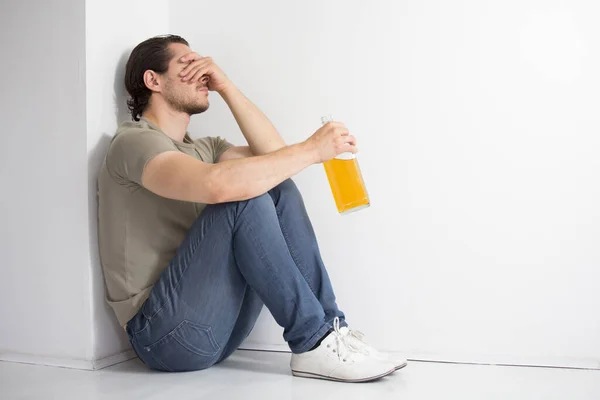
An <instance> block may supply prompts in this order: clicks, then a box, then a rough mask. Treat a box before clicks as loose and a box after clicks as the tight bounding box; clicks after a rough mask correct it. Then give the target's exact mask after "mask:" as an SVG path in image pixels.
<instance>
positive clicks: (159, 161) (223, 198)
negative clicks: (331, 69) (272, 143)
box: [142, 123, 357, 204]
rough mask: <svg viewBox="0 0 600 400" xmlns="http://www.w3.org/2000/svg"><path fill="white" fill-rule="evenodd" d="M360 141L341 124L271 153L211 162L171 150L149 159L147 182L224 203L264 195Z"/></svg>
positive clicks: (172, 193)
mask: <svg viewBox="0 0 600 400" xmlns="http://www.w3.org/2000/svg"><path fill="white" fill-rule="evenodd" d="M347 151H351V152H356V151H357V149H356V140H355V138H354V137H352V136H351V135H349V134H348V130H347V129H346V128H345V127H344V125H343V124H341V123H329V124H327V125H325V126H323V127H321V128H320V129H319V130H318V131H317V132H315V134H314V135H312V136H311V137H310V138H309V139H308V140H307V141H305V142H303V143H300V144H295V145H292V146H286V147H283V148H281V149H279V150H277V151H274V152H271V153H269V154H265V155H261V156H255V157H248V158H237V159H230V160H225V161H222V162H219V163H217V164H208V163H204V162H202V161H200V160H197V159H195V158H193V157H190V156H188V155H186V154H183V153H180V152H176V151H169V152H165V153H161V154H159V155H157V156H156V157H154V158H153V159H152V160H150V161H149V162H148V164H147V165H146V167H145V168H144V172H143V174H142V184H143V185H144V187H145V188H147V189H148V190H150V191H152V192H154V193H156V194H157V195H159V196H163V197H167V198H171V199H176V200H182V201H190V202H198V203H208V204H213V203H224V202H229V201H239V200H246V199H250V198H253V197H257V196H260V195H262V194H264V193H266V192H268V191H269V190H271V189H272V188H274V187H275V186H277V185H278V184H280V183H281V182H283V181H284V180H286V179H288V178H290V177H292V176H293V175H295V174H297V173H298V172H300V171H302V170H303V169H304V168H306V167H308V166H309V165H311V164H315V163H320V162H323V161H326V160H330V159H332V158H333V157H335V156H336V155H338V154H341V153H343V152H347Z"/></svg>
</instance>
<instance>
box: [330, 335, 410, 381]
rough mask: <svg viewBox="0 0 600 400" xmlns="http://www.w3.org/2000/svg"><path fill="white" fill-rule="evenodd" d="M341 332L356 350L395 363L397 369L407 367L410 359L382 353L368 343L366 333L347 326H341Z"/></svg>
mask: <svg viewBox="0 0 600 400" xmlns="http://www.w3.org/2000/svg"><path fill="white" fill-rule="evenodd" d="M340 333H341V334H342V335H343V336H344V337H345V338H346V341H347V342H348V344H349V345H350V346H351V347H352V348H353V349H354V350H356V351H359V352H361V353H363V354H365V355H368V356H371V357H374V358H375V359H377V360H379V361H383V362H389V363H392V364H393V365H394V370H395V371H397V370H399V369H401V368H404V367H406V365H407V364H408V361H407V360H406V359H405V358H397V357H394V358H392V357H390V356H388V355H387V354H383V353H380V352H379V351H377V350H376V349H375V348H373V347H372V346H371V345H369V344H368V343H367V341H366V340H365V335H364V334H363V333H362V332H359V331H355V330H352V329H348V328H347V327H345V326H344V327H342V328H340Z"/></svg>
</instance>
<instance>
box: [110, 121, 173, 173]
mask: <svg viewBox="0 0 600 400" xmlns="http://www.w3.org/2000/svg"><path fill="white" fill-rule="evenodd" d="M166 151H177V148H176V147H175V145H174V144H173V142H172V141H171V140H170V139H169V138H168V137H167V136H166V135H164V134H163V133H161V132H157V131H153V130H147V131H146V130H135V131H126V132H122V133H119V134H117V136H115V138H114V139H113V141H112V142H111V144H110V147H109V149H108V153H107V155H106V168H107V169H108V171H109V173H110V174H111V175H112V176H113V178H115V179H116V180H117V181H121V182H127V181H131V182H135V183H137V184H139V185H142V173H143V172H144V167H145V166H146V164H147V163H148V161H150V160H151V159H153V158H154V157H156V156H157V155H159V154H160V153H164V152H166Z"/></svg>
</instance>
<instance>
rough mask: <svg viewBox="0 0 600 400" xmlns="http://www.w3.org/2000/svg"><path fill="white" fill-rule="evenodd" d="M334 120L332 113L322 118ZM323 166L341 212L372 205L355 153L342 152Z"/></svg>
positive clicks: (324, 122)
mask: <svg viewBox="0 0 600 400" xmlns="http://www.w3.org/2000/svg"><path fill="white" fill-rule="evenodd" d="M332 121H333V117H332V116H331V115H328V116H326V117H322V118H321V123H322V124H323V125H325V124H326V123H328V122H332ZM323 166H324V167H325V172H326V173H327V179H328V180H329V186H331V192H332V193H333V198H334V199H335V204H336V206H337V209H338V212H339V213H340V214H342V215H345V214H349V213H352V212H354V211H358V210H362V209H363V208H367V207H369V206H370V205H371V202H370V201H369V195H368V194H367V188H366V187H365V182H364V181H363V178H362V174H361V173H360V167H359V166H358V160H357V159H356V156H355V155H354V154H353V153H351V152H348V153H342V154H340V155H338V156H337V157H335V158H333V159H331V160H329V161H325V162H324V163H323Z"/></svg>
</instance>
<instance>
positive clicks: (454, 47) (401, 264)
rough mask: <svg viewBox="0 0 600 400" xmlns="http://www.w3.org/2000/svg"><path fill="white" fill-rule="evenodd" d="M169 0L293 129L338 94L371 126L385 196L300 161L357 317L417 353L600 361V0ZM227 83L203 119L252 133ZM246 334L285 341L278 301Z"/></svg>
mask: <svg viewBox="0 0 600 400" xmlns="http://www.w3.org/2000/svg"><path fill="white" fill-rule="evenodd" d="M170 4H171V8H170V27H171V30H172V31H175V32H177V33H179V34H181V35H183V36H184V37H186V38H187V39H188V40H189V41H190V42H191V45H192V47H193V48H194V49H195V50H197V51H198V52H199V53H201V54H205V55H210V56H212V57H214V59H215V60H216V61H217V62H218V63H219V64H220V65H221V66H222V67H223V69H224V70H225V72H226V73H227V74H228V75H229V76H230V78H232V80H233V81H234V82H235V83H237V84H238V86H239V87H240V88H241V89H242V90H243V91H244V92H245V93H246V94H247V95H248V96H249V97H250V98H251V99H252V100H253V101H255V102H256V103H257V104H258V105H259V106H260V107H261V108H262V109H263V110H264V111H265V112H266V114H267V115H268V116H269V117H270V118H271V120H272V121H273V122H274V123H275V125H276V126H277V127H278V128H279V130H280V132H281V133H282V134H283V135H284V137H285V138H286V139H287V141H289V142H297V141H301V140H304V139H305V138H306V137H307V136H308V135H309V134H310V133H311V132H313V131H314V130H315V129H316V128H317V127H318V125H319V119H320V117H321V115H323V114H326V113H333V115H334V116H336V117H337V118H338V119H341V120H343V121H344V122H346V124H347V125H348V126H349V127H350V129H351V131H352V132H353V133H354V134H355V135H357V136H358V138H359V142H360V143H359V146H360V148H361V150H362V151H361V154H360V156H359V158H360V162H361V167H362V169H363V173H364V175H365V179H366V183H367V186H368V188H369V191H370V195H371V199H372V207H371V208H370V209H368V210H365V211H361V212H360V213H357V214H354V215H351V216H348V217H343V218H342V217H339V216H338V215H336V213H335V211H334V206H333V201H332V199H331V195H330V192H329V188H328V186H327V182H326V179H325V175H324V173H323V171H322V168H321V167H314V168H310V169H309V170H307V171H305V172H303V173H302V174H300V175H299V176H298V177H297V179H296V181H297V182H298V184H299V186H300V187H301V189H302V190H303V193H304V196H305V200H306V203H307V207H308V208H309V212H310V214H311V216H312V219H313V222H314V225H315V229H316V231H317V234H318V236H319V239H320V244H321V249H322V253H323V256H324V259H325V261H326V263H327V265H328V267H329V270H330V274H331V276H332V279H333V282H334V286H335V288H336V291H337V294H338V298H339V303H340V305H341V306H342V307H343V309H344V310H345V311H346V313H347V315H348V319H349V321H350V323H351V324H352V325H353V326H354V327H356V328H359V329H362V330H365V331H366V333H367V334H368V336H369V337H370V338H371V341H372V342H373V343H375V344H377V345H379V347H381V348H383V349H387V350H394V351H402V352H404V353H405V354H407V355H408V356H409V357H411V358H421V359H431V360H451V361H468V362H491V363H514V364H538V365H562V366H579V367H591V368H600V340H598V338H599V337H600V318H598V310H599V309H600V268H599V266H600V246H598V243H600V185H599V184H598V178H597V175H598V174H597V172H598V171H599V170H600V159H599V158H598V154H600V135H598V132H599V130H600V112H599V110H600V97H599V96H598V93H600V74H599V73H598V71H600V52H599V51H598V49H599V48H600V25H598V23H597V18H596V16H597V15H599V13H600V5H599V4H598V2H596V1H593V0H577V1H571V2H540V1H536V0H507V1H503V2H498V1H491V0H486V1H481V0H463V1H454V2H447V1H442V0H426V1H416V0H411V1H401V2H400V1H397V2H392V1H378V2H369V3H365V2H364V1H358V0H352V1H349V0H344V1H341V0H339V1H337V0H335V1H334V0H328V1H320V0H307V1H302V2H298V1H296V2H282V1H276V0H256V1H252V2H242V1H221V2H207V1H198V0H172V1H171V2H170ZM199 16H204V17H203V18H201V19H199ZM213 16H226V18H213ZM211 98H212V108H211V110H210V111H209V112H207V113H206V114H203V115H202V116H199V117H196V118H195V119H194V120H193V123H192V126H191V128H190V131H191V132H192V133H193V134H194V135H196V136H201V135H209V134H210V135H222V136H225V137H227V138H228V139H230V140H232V141H234V142H236V143H241V142H242V138H241V135H240V134H239V132H238V129H237V126H236V125H235V122H234V120H233V118H232V117H231V116H230V115H229V112H228V110H227V108H226V107H225V105H224V104H223V102H222V101H220V99H219V98H218V96H215V95H214V94H213V95H212V96H211ZM246 346H247V347H251V348H263V349H265V348H271V349H285V345H284V344H283V342H282V340H281V330H280V329H279V328H278V327H277V326H276V325H275V324H274V323H273V322H272V318H271V317H270V316H269V315H268V314H266V313H265V314H263V318H262V319H261V321H260V322H259V324H258V325H257V327H256V329H255V331H254V333H253V335H251V337H250V338H249V340H248V341H247V342H246Z"/></svg>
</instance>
